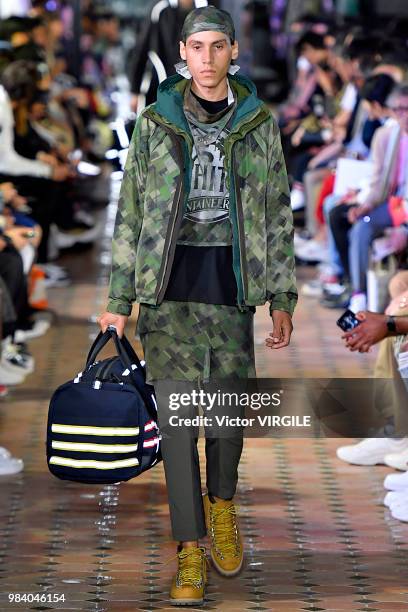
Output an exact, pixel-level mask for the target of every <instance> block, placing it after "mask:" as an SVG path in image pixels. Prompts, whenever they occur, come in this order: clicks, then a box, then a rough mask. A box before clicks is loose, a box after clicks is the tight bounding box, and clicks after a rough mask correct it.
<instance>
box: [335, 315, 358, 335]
mask: <svg viewBox="0 0 408 612" xmlns="http://www.w3.org/2000/svg"><path fill="white" fill-rule="evenodd" d="M360 323H361V321H359V320H358V319H357V317H356V315H355V314H354V312H353V311H352V310H346V311H345V312H343V314H342V315H341V317H340V319H338V320H337V321H336V325H338V326H339V327H341V329H342V330H343V331H345V332H348V331H350V330H352V329H354V328H355V327H357V325H360Z"/></svg>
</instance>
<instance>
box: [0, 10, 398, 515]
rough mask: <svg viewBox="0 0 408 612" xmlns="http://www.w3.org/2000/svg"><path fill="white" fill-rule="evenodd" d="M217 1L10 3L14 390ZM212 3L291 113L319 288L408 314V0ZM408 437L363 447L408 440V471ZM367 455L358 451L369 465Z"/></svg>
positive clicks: (5, 183) (296, 175)
mask: <svg viewBox="0 0 408 612" xmlns="http://www.w3.org/2000/svg"><path fill="white" fill-rule="evenodd" d="M206 4H207V2H205V1H204V2H203V1H200V0H198V1H197V0H196V2H194V1H193V0H160V1H151V2H148V1H145V0H111V1H110V2H109V3H108V2H103V1H98V0H93V1H92V0H82V1H81V0H31V1H29V0H12V1H10V0H0V290H1V317H0V321H1V329H2V333H1V335H2V344H1V361H0V395H5V394H6V393H7V388H8V387H10V386H14V385H18V384H20V383H21V382H22V381H23V380H24V379H25V377H26V376H27V374H29V373H31V372H32V371H33V370H34V368H35V364H34V359H33V357H32V355H31V353H30V344H29V343H30V340H31V339H33V338H35V337H38V336H39V335H41V334H44V333H46V331H47V329H48V328H49V326H50V325H51V324H52V316H51V313H50V311H49V307H48V300H47V290H49V289H50V288H51V287H53V288H58V287H61V286H67V285H68V284H69V283H70V282H71V281H70V278H69V275H68V273H67V271H66V270H65V269H64V268H63V267H61V266H60V265H59V263H58V258H59V255H60V253H61V252H62V251H65V250H66V249H72V248H76V247H77V246H78V245H89V244H92V243H93V242H94V241H96V240H97V239H98V237H99V236H100V234H101V222H100V219H101V216H100V215H99V212H100V211H101V210H103V209H104V207H105V206H106V205H107V203H108V201H109V194H110V187H109V184H110V180H111V177H112V176H115V177H116V179H118V178H120V176H121V172H122V170H123V165H124V161H125V159H126V154H127V148H128V145H129V139H130V136H131V133H132V130H133V127H134V123H135V120H136V118H137V114H138V113H140V112H141V111H142V110H143V108H144V107H145V106H146V105H147V104H150V103H151V102H153V101H154V100H155V95H156V90H157V86H158V84H159V83H160V82H161V81H163V80H164V79H165V78H166V76H169V75H170V74H173V73H174V64H175V63H176V62H177V61H178V59H179V57H178V44H177V41H178V40H179V33H180V30H181V25H182V23H183V21H184V18H185V16H186V14H187V13H188V11H189V10H191V9H192V8H193V7H194V6H203V5H206ZM212 4H215V5H217V6H219V7H221V8H225V9H226V10H229V11H230V12H231V14H232V15H233V17H234V19H235V22H236V26H237V38H238V41H239V44H240V57H239V62H238V63H239V65H240V67H241V71H242V72H243V73H244V74H247V75H248V76H249V77H251V78H252V79H253V80H254V82H255V84H256V85H257V88H258V91H259V95H260V97H261V98H263V99H264V100H265V101H266V102H267V103H268V104H270V105H271V108H272V109H273V111H274V112H275V114H276V118H277V120H278V122H279V125H280V128H281V135H282V142H283V146H284V152H285V157H286V163H287V168H288V173H289V177H290V184H291V206H292V210H293V213H294V219H295V225H296V234H295V253H296V257H297V261H298V264H299V266H301V265H308V266H314V267H315V270H316V273H315V278H314V279H313V280H309V281H308V282H306V283H304V284H303V285H302V286H301V287H299V290H300V293H301V295H302V296H303V297H304V298H307V299H315V300H316V299H317V300H319V302H320V303H321V304H322V305H323V306H324V307H326V308H339V309H344V308H345V307H347V306H348V307H349V308H350V309H351V310H352V311H354V312H357V311H361V310H367V309H368V310H371V311H374V312H384V311H385V310H386V311H387V313H389V314H397V315H406V314H408V270H407V268H408V266H407V255H408V248H407V244H408V205H407V202H408V174H407V168H408V72H407V70H408V48H407V35H406V32H407V31H408V4H407V3H405V2H401V1H398V0H384V1H382V0H375V1H374V0H371V1H370V0H254V1H250V2H248V1H245V0H217V1H216V0H214V2H212ZM407 350H408V345H407V343H406V338H403V339H402V341H401V339H400V340H399V342H398V350H396V342H395V341H394V340H393V339H392V338H386V339H385V340H384V341H383V342H382V343H381V347H380V350H379V353H378V358H377V366H376V372H375V374H377V375H379V376H384V377H394V378H395V379H396V380H397V381H398V384H399V383H401V381H402V378H401V373H400V371H401V367H399V361H398V358H399V355H403V354H404V353H406V352H407ZM398 394H399V395H398ZM404 394H405V395H404ZM397 397H398V402H401V401H403V402H404V401H405V402H406V399H407V396H406V390H405V388H404V385H403V384H402V385H400V386H399V387H398V393H397ZM387 426H389V428H390V430H389V431H390V433H391V434H392V415H389V420H388V421H387V423H386V424H385V427H387ZM406 442H407V440H405V439H404V440H403V441H402V442H401V440H399V441H397V442H396V441H394V442H393V441H392V440H386V442H384V441H383V442H382V446H381V449H380V450H379V448H378V444H377V447H375V449H374V450H373V446H372V443H371V446H370V447H369V448H368V447H367V444H366V445H365V447H364V448H365V449H366V450H365V451H364V448H363V456H364V457H363V460H364V461H366V462H367V461H368V462H369V461H371V462H373V461H374V459H375V461H374V462H382V461H383V460H384V457H385V456H386V455H388V454H389V453H390V452H394V453H395V452H396V451H398V454H400V453H402V458H401V457H400V459H399V460H398V461H397V463H398V466H399V469H407V462H408V444H407V443H406ZM393 444H394V446H393ZM387 445H388V446H387ZM349 448H350V447H349ZM361 452H362V451H361V446H359V447H358V448H357V450H356V449H355V448H354V447H353V448H352V449H351V450H348V451H346V452H345V454H344V453H343V456H342V457H341V458H342V459H344V460H346V461H350V462H357V463H358V462H359V461H360V463H361V461H363V460H362V459H361ZM4 453H6V451H4ZM350 453H351V454H350ZM356 453H357V454H356ZM359 453H360V454H359ZM364 453H365V454H364ZM378 453H379V454H380V459H381V461H379V459H378V456H379V454H378ZM5 456H6V455H5ZM367 457H368V459H367ZM15 461H16V462H18V460H17V459H16V460H15ZM393 461H394V464H395V460H393ZM393 467H395V465H393ZM5 469H6V468H5ZM10 469H13V468H10ZM14 469H18V463H15V464H14ZM404 487H405V488H406V490H407V491H408V480H407V482H406V485H404ZM407 505H408V504H407ZM407 520H408V519H407Z"/></svg>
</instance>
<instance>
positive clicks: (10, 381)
mask: <svg viewBox="0 0 408 612" xmlns="http://www.w3.org/2000/svg"><path fill="white" fill-rule="evenodd" d="M24 379H25V375H24V374H23V373H21V372H16V369H14V371H11V368H10V367H9V366H8V365H6V366H3V365H2V364H1V363H0V384H2V385H6V386H10V387H12V386H13V385H20V384H21V383H22V382H23V380H24Z"/></svg>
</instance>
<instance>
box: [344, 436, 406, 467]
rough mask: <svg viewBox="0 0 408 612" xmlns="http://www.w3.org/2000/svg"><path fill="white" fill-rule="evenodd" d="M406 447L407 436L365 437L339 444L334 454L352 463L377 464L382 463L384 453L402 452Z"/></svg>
mask: <svg viewBox="0 0 408 612" xmlns="http://www.w3.org/2000/svg"><path fill="white" fill-rule="evenodd" d="M407 448H408V438H402V439H401V440H395V439H393V438H365V439H364V440H362V441H361V442H358V443H357V444H350V445H348V446H340V448H338V449H337V451H336V454H337V457H338V458H339V459H341V460H342V461H346V463H352V464H353V465H377V464H378V463H384V458H385V455H388V454H390V453H395V452H402V451H403V450H405V449H407Z"/></svg>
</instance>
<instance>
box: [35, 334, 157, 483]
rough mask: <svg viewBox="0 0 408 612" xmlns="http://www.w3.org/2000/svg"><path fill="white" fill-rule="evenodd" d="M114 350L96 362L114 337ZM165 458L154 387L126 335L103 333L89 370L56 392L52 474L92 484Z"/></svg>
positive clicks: (51, 416)
mask: <svg viewBox="0 0 408 612" xmlns="http://www.w3.org/2000/svg"><path fill="white" fill-rule="evenodd" d="M110 340H113V343H114V345H115V348H116V353H117V354H116V355H115V356H114V357H110V358H108V359H104V360H102V361H96V357H97V355H98V353H99V352H100V351H101V350H102V349H103V347H104V346H105V345H106V344H107V343H108V342H109V341H110ZM160 460H161V452H160V432H159V427H158V422H157V405H156V399H155V394H154V388H153V387H152V386H151V385H148V384H147V383H146V371H145V367H144V363H141V362H140V360H139V358H138V356H137V355H136V353H135V351H134V350H133V348H132V346H131V344H130V342H129V341H128V340H127V338H126V337H125V336H123V338H119V336H118V335H117V333H116V329H115V327H113V326H110V327H108V329H107V330H106V332H105V333H103V334H102V332H101V333H99V335H98V337H97V338H96V339H95V341H94V343H93V345H92V347H91V349H90V351H89V354H88V358H87V360H86V365H85V369H84V371H83V372H80V373H79V374H78V375H77V376H76V377H75V378H74V379H73V380H70V381H68V382H66V383H64V384H63V385H61V386H60V387H58V389H57V390H56V391H55V392H54V394H53V396H52V398H51V402H50V407H49V412H48V425H47V463H48V468H49V470H50V472H51V473H52V474H54V476H57V477H58V478H62V479H64V480H73V481H75V482H83V483H92V484H112V483H117V482H121V481H125V480H130V479H131V478H135V476H138V475H139V474H141V473H142V472H144V471H146V470H148V469H149V468H151V467H152V466H153V465H155V464H156V463H158V462H159V461H160Z"/></svg>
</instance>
